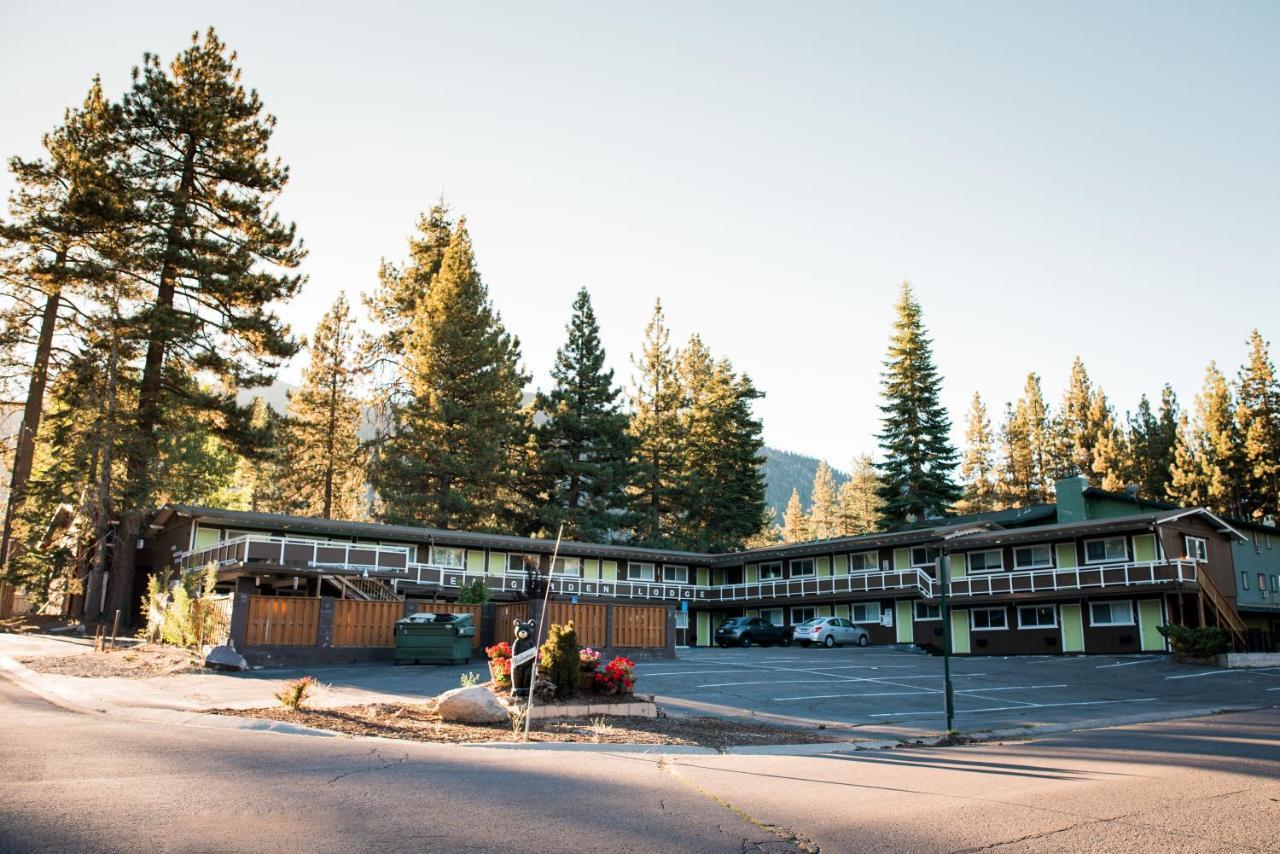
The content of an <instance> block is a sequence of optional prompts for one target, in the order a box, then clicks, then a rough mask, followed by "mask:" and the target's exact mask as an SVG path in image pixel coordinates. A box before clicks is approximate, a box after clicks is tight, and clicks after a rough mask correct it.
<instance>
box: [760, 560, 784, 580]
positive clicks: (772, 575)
mask: <svg viewBox="0 0 1280 854" xmlns="http://www.w3.org/2000/svg"><path fill="white" fill-rule="evenodd" d="M781 577H782V562H781V561H774V562H772V563H762V564H760V580H761V581H772V580H774V579H778V578H781Z"/></svg>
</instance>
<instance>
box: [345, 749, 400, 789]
mask: <svg viewBox="0 0 1280 854" xmlns="http://www.w3.org/2000/svg"><path fill="white" fill-rule="evenodd" d="M381 750H382V748H380V747H375V748H374V749H373V750H370V751H369V752H368V753H367V754H365V755H366V756H370V757H372V756H378V757H379V758H384V757H381V756H379V753H380V752H381ZM408 760H409V754H407V753H406V754H405V755H404V756H401V757H400V758H399V759H392V760H390V761H388V762H384V763H383V764H382V765H379V766H378V767H376V768H356V769H354V770H351V771H344V772H343V773H341V774H339V775H338V776H336V777H334V778H333V779H331V780H330V781H329V783H328V785H330V786H332V785H333V784H334V783H336V782H338V781H339V780H343V779H346V778H347V777H350V776H352V775H353V774H364V773H367V772H369V771H385V770H387V769H388V768H392V767H395V766H396V765H402V764H404V763H405V762H407V761H408Z"/></svg>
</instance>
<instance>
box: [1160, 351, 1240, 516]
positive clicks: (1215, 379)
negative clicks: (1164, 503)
mask: <svg viewBox="0 0 1280 854" xmlns="http://www.w3.org/2000/svg"><path fill="white" fill-rule="evenodd" d="M1240 459H1241V454H1240V442H1239V438H1238V430H1237V427H1236V422H1235V402H1234V401H1233V400H1232V395H1231V388H1230V386H1228V384H1227V378H1226V377H1225V376H1223V375H1222V372H1221V371H1219V370H1218V366H1217V365H1216V364H1214V363H1212V362H1210V363H1209V367H1208V369H1207V370H1206V371H1205V379H1204V388H1203V390H1202V391H1201V392H1200V394H1199V395H1197V396H1196V411H1195V420H1194V421H1190V420H1188V419H1187V418H1186V417H1185V415H1184V416H1183V418H1182V419H1180V424H1179V430H1178V441H1177V445H1176V447H1175V449H1174V464H1173V469H1172V471H1171V477H1170V481H1169V486H1168V495H1169V500H1170V501H1172V502H1173V503H1175V504H1179V505H1181V506H1184V507H1206V508H1208V509H1210V510H1213V511H1215V512H1217V513H1225V514H1228V515H1232V516H1236V515H1239V512H1240V496H1239V486H1238V485H1239V482H1240V477H1239V472H1240Z"/></svg>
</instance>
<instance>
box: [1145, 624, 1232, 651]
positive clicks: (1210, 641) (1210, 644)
mask: <svg viewBox="0 0 1280 854" xmlns="http://www.w3.org/2000/svg"><path fill="white" fill-rule="evenodd" d="M1160 634H1162V635H1164V636H1165V637H1166V638H1168V639H1169V643H1171V644H1173V649H1174V651H1175V652H1180V653H1182V654H1183V655H1189V656H1191V657H1193V658H1212V657H1213V656H1215V655H1218V654H1219V653H1223V652H1226V651H1227V650H1228V649H1229V648H1230V646H1231V639H1230V638H1229V637H1228V636H1227V633H1226V632H1225V631H1223V630H1222V629H1220V628H1218V627H1217V626H1198V627H1196V628H1194V629H1190V628H1187V627H1186V626H1160Z"/></svg>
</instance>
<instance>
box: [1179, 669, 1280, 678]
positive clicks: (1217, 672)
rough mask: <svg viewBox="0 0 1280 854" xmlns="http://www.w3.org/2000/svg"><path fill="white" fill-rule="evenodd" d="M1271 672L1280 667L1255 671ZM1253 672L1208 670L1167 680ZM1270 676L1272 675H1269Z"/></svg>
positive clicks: (1244, 670)
mask: <svg viewBox="0 0 1280 854" xmlns="http://www.w3.org/2000/svg"><path fill="white" fill-rule="evenodd" d="M1269 670H1280V667H1266V668H1263V669H1260V670H1254V671H1252V672H1253V673H1267V671H1269ZM1249 672H1251V671H1249V670H1246V669H1243V668H1236V669H1234V670H1206V671H1205V672H1204V673H1183V674H1182V675H1181V676H1166V677H1164V678H1165V679H1195V678H1197V677H1200V676H1217V675H1218V674H1219V673H1249ZM1268 675H1270V674H1268Z"/></svg>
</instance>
